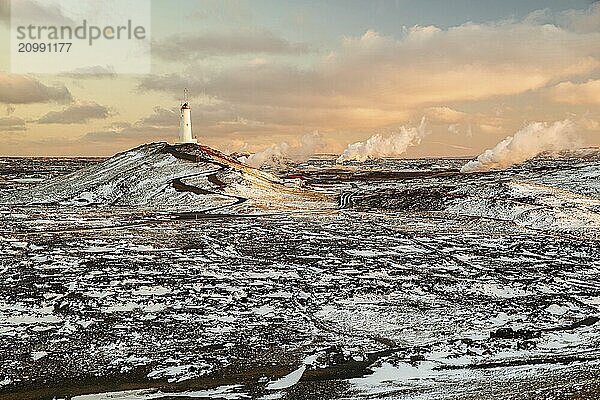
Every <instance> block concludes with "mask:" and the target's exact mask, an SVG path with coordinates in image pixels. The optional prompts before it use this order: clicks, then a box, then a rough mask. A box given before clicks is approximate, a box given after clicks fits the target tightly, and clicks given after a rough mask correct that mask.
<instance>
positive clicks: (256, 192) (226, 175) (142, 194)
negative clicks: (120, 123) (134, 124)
mask: <svg viewBox="0 0 600 400" xmlns="http://www.w3.org/2000/svg"><path fill="white" fill-rule="evenodd" d="M329 203H330V201H329V199H328V198H326V197H324V196H322V195H318V194H315V193H311V192H308V191H304V190H300V189H296V188H290V187H287V186H285V185H283V184H282V183H281V182H280V181H279V179H278V178H276V177H275V176H273V175H271V174H268V173H265V172H263V171H260V170H258V169H255V168H252V167H250V166H248V165H245V164H243V163H240V162H238V161H237V160H235V159H233V158H231V157H228V156H227V155H225V154H223V153H221V152H219V151H217V150H214V149H212V148H210V147H208V146H203V145H196V144H180V145H170V144H168V143H166V142H159V143H151V144H145V145H142V146H139V147H137V148H134V149H132V150H128V151H125V152H123V153H119V154H117V155H115V156H113V157H111V158H109V159H107V160H106V161H104V162H102V163H99V164H96V165H92V166H90V167H87V168H84V169H82V170H79V171H77V172H75V173H72V174H70V175H67V176H62V177H59V178H56V179H53V180H50V181H48V182H45V183H43V184H41V185H38V186H36V187H33V188H30V189H27V190H23V191H19V192H11V193H7V194H5V195H3V196H1V195H0V204H46V205H69V206H73V205H78V206H92V205H93V206H113V207H132V206H134V207H142V208H149V209H153V210H160V211H177V212H211V211H214V212H252V211H257V210H264V209H266V208H269V209H271V208H276V209H281V208H283V209H297V208H315V207H317V208H320V207H324V206H325V207H326V206H327V204H329ZM331 204H332V203H331Z"/></svg>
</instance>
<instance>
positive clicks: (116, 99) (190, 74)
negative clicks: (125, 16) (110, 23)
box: [0, 0, 600, 157]
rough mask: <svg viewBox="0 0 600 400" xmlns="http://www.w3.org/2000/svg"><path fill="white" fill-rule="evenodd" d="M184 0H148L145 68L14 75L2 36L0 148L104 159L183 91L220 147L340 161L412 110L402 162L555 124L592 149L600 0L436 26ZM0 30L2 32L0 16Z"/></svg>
mask: <svg viewBox="0 0 600 400" xmlns="http://www.w3.org/2000/svg"><path fill="white" fill-rule="evenodd" d="M2 1H4V5H5V6H6V3H7V2H6V1H5V0H2ZM182 1H183V2H184V3H182V4H186V5H189V7H191V8H190V10H196V8H194V7H197V10H196V11H198V10H204V11H205V12H189V13H187V14H186V15H180V14H168V12H167V9H166V6H165V3H161V2H160V1H157V2H153V3H152V5H153V11H152V18H153V20H152V25H153V26H152V33H153V36H152V44H153V47H152V73H151V74H144V75H132V74H97V73H91V74H87V75H60V74H57V75H50V74H36V75H25V74H19V73H11V72H10V62H9V57H8V53H9V48H8V44H7V41H6V40H5V41H4V43H0V52H1V53H0V103H1V104H0V155H2V156H15V155H64V156H71V155H111V154H114V153H116V152H118V151H121V150H124V149H127V148H131V147H134V146H136V145H138V144H140V143H144V142H151V141H156V140H167V141H173V140H175V138H176V137H177V128H178V119H177V118H178V116H177V113H176V108H177V106H178V105H179V98H180V97H181V93H182V91H183V88H184V87H189V88H190V91H191V93H192V99H191V102H192V116H193V127H194V134H195V135H197V136H198V139H199V140H200V141H201V142H204V143H207V144H209V145H213V146H216V147H219V148H221V149H224V150H228V151H237V150H248V151H257V150H260V149H263V148H265V147H267V146H269V145H271V144H273V143H277V142H280V141H287V142H289V143H294V142H296V141H298V140H299V138H300V137H301V136H302V135H304V134H306V133H308V132H313V131H319V132H320V133H321V134H322V136H323V138H324V145H323V146H322V147H321V148H320V149H319V150H320V151H324V152H335V153H339V152H341V151H342V150H343V149H344V148H345V147H346V145H347V144H348V143H351V142H354V141H357V140H364V139H365V138H368V137H370V136H371V135H373V134H375V133H386V132H392V131H394V130H395V129H398V127H399V126H401V125H411V126H414V125H416V124H418V123H419V121H420V120H421V118H422V117H423V116H425V118H426V121H427V124H428V127H429V129H430V131H431V132H432V133H431V134H430V135H429V136H427V137H426V138H425V139H424V140H423V141H422V142H421V143H420V144H419V145H418V146H415V147H412V148H410V149H409V150H408V152H407V153H406V156H409V157H416V156H441V155H447V156H456V155H476V154H479V153H480V152H481V151H482V150H483V149H485V148H489V147H491V146H493V145H494V144H495V143H497V142H498V141H499V140H501V139H503V138H504V137H506V136H507V135H511V134H513V133H514V132H515V131H516V130H518V129H519V128H521V127H522V126H524V125H525V124H526V123H528V122H531V121H556V120H562V119H565V118H570V119H572V120H573V121H575V122H576V124H577V128H578V130H579V135H580V137H581V138H582V139H583V140H584V143H585V144H586V145H590V146H592V145H600V135H599V134H600V5H599V3H593V4H592V5H589V3H587V4H588V5H586V6H582V7H578V8H573V9H527V10H525V11H523V13H522V15H518V16H515V15H513V14H510V10H508V9H507V11H506V15H501V14H500V15H496V16H495V18H492V19H490V17H489V16H488V17H487V18H486V17H483V16H482V17H481V19H480V20H473V19H472V18H471V17H472V16H468V15H465V17H464V20H462V21H461V20H460V16H454V17H453V18H454V19H456V21H459V22H456V21H447V22H444V20H439V21H436V23H435V24H434V23H430V24H426V23H424V21H421V20H418V19H414V20H411V19H410V18H409V17H406V18H407V20H406V21H404V24H399V23H398V24H396V25H389V24H390V23H391V22H390V21H388V20H387V18H388V17H383V16H382V17H377V15H373V16H370V17H369V18H366V17H365V18H366V19H365V20H360V21H358V22H352V24H354V25H352V24H351V22H350V21H349V19H350V18H351V17H346V18H347V20H343V21H340V22H339V26H337V27H327V28H326V29H325V28H324V25H323V24H318V23H316V22H315V19H316V17H314V16H312V14H311V13H310V12H309V11H310V10H303V9H302V7H300V6H294V4H298V3H291V2H288V3H285V4H287V5H288V6H287V7H284V6H281V7H279V8H275V6H271V7H270V8H269V10H271V11H270V13H264V12H263V13H261V14H260V16H258V14H257V11H256V10H253V8H252V7H249V5H248V3H247V2H243V1H237V2H233V1H225V2H220V3H219V2H217V3H215V2H193V1H189V2H185V1H184V0H182ZM332 3H334V2H332ZM388 3H389V8H390V10H389V13H394V12H397V13H399V15H400V14H401V13H402V12H404V11H403V10H405V9H402V8H397V7H394V6H392V3H393V2H388ZM388 3H385V2H384V3H381V2H379V3H378V4H380V6H381V4H383V6H382V7H384V8H385V5H386V4H388ZM404 3H405V2H400V4H404ZM40 4H41V5H42V6H44V4H47V3H40ZM40 4H38V6H39V5H40ZM206 4H210V7H203V5H206ZM306 4H308V3H306ZM306 4H305V6H306ZM394 4H396V6H397V4H399V3H398V2H396V3H394ZM407 4H409V3H407ZM410 4H415V3H410ZM446 4H449V3H446ZM348 7H351V5H349V6H348ZM448 7H449V6H448ZM532 7H533V6H532ZM175 8H176V7H175ZM54 11H56V10H54ZM384 11H385V9H384ZM253 12H254V13H255V14H253ZM324 12H325V11H324ZM329 12H331V11H329ZM357 12H358V11H357ZM437 12H438V13H440V14H444V13H448V12H449V10H444V9H438V10H437ZM311 16H312V17H311ZM215 18H216V19H219V18H221V22H222V21H223V18H226V20H227V21H230V22H229V23H221V24H218V23H215ZM311 18H313V20H311ZM378 18H379V19H378ZM163 19H164V20H163ZM330 19H331V20H332V21H334V20H335V18H334V16H331V18H330ZM209 20H210V21H212V22H211V23H208V22H207V21H209ZM275 20H277V21H280V20H282V21H283V20H285V21H289V22H287V23H286V24H283V23H282V25H274V24H275V22H273V21H275ZM173 22H174V23H173ZM217 22H218V21H217ZM411 22H412V23H411ZM425 22H426V21H425ZM332 23H335V22H332ZM173 26H176V27H177V28H174V27H173ZM390 26H393V27H394V28H393V29H392V28H390ZM0 30H2V32H0V37H4V38H8V37H9V36H10V34H9V32H8V27H7V24H6V23H5V24H3V26H2V27H0ZM321 30H322V31H323V32H322V35H319V34H318V33H319V32H320V31H321ZM315 32H316V33H315ZM184 53H185V54H186V56H185V57H181V54H184Z"/></svg>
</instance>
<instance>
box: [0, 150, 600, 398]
mask: <svg viewBox="0 0 600 400" xmlns="http://www.w3.org/2000/svg"><path fill="white" fill-rule="evenodd" d="M466 161H467V160H458V159H422V160H379V161H367V162H366V163H352V162H351V163H349V164H346V165H345V166H335V159H334V158H333V157H321V158H314V159H312V160H310V161H309V162H306V163H302V164H294V165H289V166H287V167H286V168H283V169H282V170H272V171H269V172H265V171H258V170H255V169H252V168H249V167H246V166H244V165H243V164H239V163H237V162H236V161H235V160H232V159H229V158H228V157H227V156H224V155H222V154H220V153H218V152H217V153H214V152H211V151H210V149H203V148H196V147H194V146H187V145H186V146H183V147H182V146H179V147H177V146H168V145H166V144H164V143H158V144H152V145H147V146H143V147H140V148H138V149H134V150H132V151H130V152H126V153H122V154H120V155H117V156H116V157H115V158H112V159H109V160H106V161H102V160H61V159H52V160H44V161H43V162H41V161H40V160H36V159H0V175H2V176H3V177H4V179H2V182H3V184H2V185H1V186H0V187H1V188H2V190H0V203H1V205H0V294H1V296H0V361H1V362H0V398H2V399H45V398H49V399H51V398H53V397H56V398H73V399H78V400H82V399H94V400H98V399H127V400H130V399H167V398H188V399H189V398H215V399H245V398H263V399H279V398H282V399H285V398H288V399H298V398H306V399H308V398H310V399H312V398H314V399H323V398H325V399H327V398H330V399H376V398H377V399H379V398H386V399H596V398H598V396H599V395H600V388H599V385H600V377H599V373H598V368H599V367H600V322H599V320H598V317H600V312H599V307H600V261H599V255H600V245H599V242H598V237H599V233H600V218H599V214H598V211H599V210H600V184H599V179H598V178H599V175H600V157H599V156H598V153H596V152H595V151H591V150H590V151H585V152H577V153H566V154H562V155H560V156H559V157H556V156H553V157H550V156H548V157H538V158H536V159H534V160H531V161H529V162H527V163H525V164H522V165H519V166H516V167H513V168H511V169H509V170H505V171H499V172H487V173H473V174H461V173H459V172H458V171H459V169H460V167H461V166H462V165H464V164H465V163H466ZM80 167H86V168H87V169H84V170H81V171H79V172H75V173H74V174H73V175H66V174H68V173H70V172H72V171H76V170H78V169H79V168H80ZM299 176H301V177H302V178H301V179H300V178H298V177H299ZM286 178H290V179H286ZM300 181H301V182H303V185H302V187H298V186H299V185H298V183H299V182H300ZM241 199H244V200H243V201H242V200H241Z"/></svg>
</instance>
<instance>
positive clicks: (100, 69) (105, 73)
mask: <svg viewBox="0 0 600 400" xmlns="http://www.w3.org/2000/svg"><path fill="white" fill-rule="evenodd" d="M60 75H61V76H65V77H68V78H77V79H86V78H91V79H96V78H99V79H114V78H116V77H117V73H116V71H115V68H114V67H113V66H111V65H105V66H102V65H94V66H91V67H82V68H75V69H74V70H71V71H69V72H65V73H62V74H60Z"/></svg>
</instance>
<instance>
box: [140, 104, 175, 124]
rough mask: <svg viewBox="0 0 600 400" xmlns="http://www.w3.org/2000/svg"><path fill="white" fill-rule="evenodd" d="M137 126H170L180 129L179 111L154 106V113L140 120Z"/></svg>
mask: <svg viewBox="0 0 600 400" xmlns="http://www.w3.org/2000/svg"><path fill="white" fill-rule="evenodd" d="M135 124H136V125H137V126H153V127H170V128H175V129H179V128H178V127H179V113H178V112H177V111H176V110H175V109H172V110H169V109H166V108H163V107H160V106H157V107H154V109H153V113H152V114H150V115H149V116H147V117H144V118H142V119H140V120H138V121H137V122H136V123H135Z"/></svg>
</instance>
